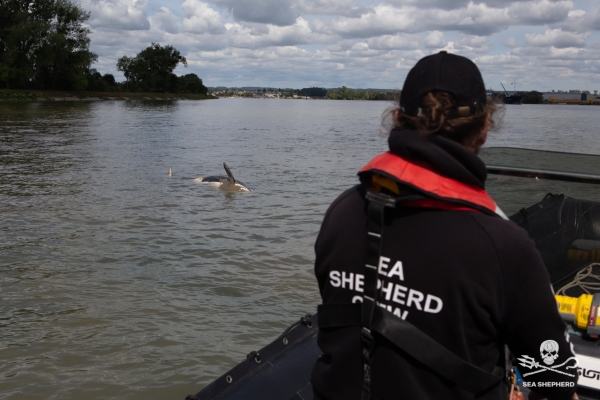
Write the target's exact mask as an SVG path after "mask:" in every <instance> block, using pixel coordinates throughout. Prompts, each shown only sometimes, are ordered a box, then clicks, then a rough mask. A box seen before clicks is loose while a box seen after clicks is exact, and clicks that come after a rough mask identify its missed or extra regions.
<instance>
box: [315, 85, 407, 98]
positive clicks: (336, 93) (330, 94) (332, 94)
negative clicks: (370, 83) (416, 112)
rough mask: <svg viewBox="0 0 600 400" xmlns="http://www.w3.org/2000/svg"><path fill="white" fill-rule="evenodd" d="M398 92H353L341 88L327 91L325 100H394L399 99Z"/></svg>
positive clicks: (344, 87)
mask: <svg viewBox="0 0 600 400" xmlns="http://www.w3.org/2000/svg"><path fill="white" fill-rule="evenodd" d="M399 93H400V92H399V91H386V92H384V91H380V90H353V89H348V88H347V87H346V86H342V87H341V88H339V89H337V90H329V91H327V93H326V94H325V98H326V99H330V100H392V101H393V100H396V99H398V97H399Z"/></svg>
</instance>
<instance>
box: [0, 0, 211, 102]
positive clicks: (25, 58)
mask: <svg viewBox="0 0 600 400" xmlns="http://www.w3.org/2000/svg"><path fill="white" fill-rule="evenodd" d="M89 17H90V13H89V12H87V11H85V10H84V9H83V8H81V6H80V5H78V4H75V3H74V2H72V1H71V0H0V88H6V89H41V90H49V89H51V90H76V91H78V90H90V91H137V92H171V93H202V94H207V93H208V89H207V88H206V86H204V84H203V83H202V79H200V78H199V77H198V76H197V75H196V74H186V75H183V76H177V75H175V74H174V73H173V70H174V69H175V68H176V67H177V66H178V65H179V64H183V66H184V67H187V60H186V59H185V57H183V56H182V55H181V53H180V52H179V51H178V50H177V49H175V48H174V47H173V46H170V45H166V46H161V45H160V44H159V43H152V44H151V45H150V46H149V47H147V48H146V49H144V50H142V51H141V52H140V53H138V54H137V55H136V56H133V57H128V56H123V57H121V58H120V59H119V60H118V62H117V70H118V71H121V72H123V75H124V76H125V79H126V81H125V82H116V80H115V77H114V76H113V75H112V74H104V75H103V74H101V73H100V72H99V71H97V70H96V69H95V68H92V64H93V63H94V62H96V61H97V60H98V56H97V55H96V54H94V53H93V52H91V51H90V38H89V35H90V34H91V33H92V32H91V31H90V29H89V28H87V27H85V26H84V25H83V24H84V23H85V21H87V20H88V19H89Z"/></svg>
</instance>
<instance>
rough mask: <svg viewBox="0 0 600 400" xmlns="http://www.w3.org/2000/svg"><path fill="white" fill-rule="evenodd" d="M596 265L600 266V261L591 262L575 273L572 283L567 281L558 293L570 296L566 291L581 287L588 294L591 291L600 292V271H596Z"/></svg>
mask: <svg viewBox="0 0 600 400" xmlns="http://www.w3.org/2000/svg"><path fill="white" fill-rule="evenodd" d="M594 267H600V263H590V264H588V265H587V266H585V267H584V268H582V269H580V270H579V272H577V275H575V278H573V280H572V281H571V282H570V283H567V284H566V285H565V286H563V287H561V288H560V289H559V290H558V291H557V292H556V294H560V295H563V296H568V295H567V294H566V291H567V290H569V289H571V288H575V287H579V288H580V289H581V290H583V291H584V292H585V293H587V294H591V293H590V291H593V292H599V291H600V272H596V273H594Z"/></svg>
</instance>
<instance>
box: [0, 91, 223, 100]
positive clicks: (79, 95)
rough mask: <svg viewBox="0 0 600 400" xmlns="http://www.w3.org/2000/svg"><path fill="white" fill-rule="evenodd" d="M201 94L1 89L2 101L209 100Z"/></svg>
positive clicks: (0, 98)
mask: <svg viewBox="0 0 600 400" xmlns="http://www.w3.org/2000/svg"><path fill="white" fill-rule="evenodd" d="M216 98H217V97H215V96H211V95H204V94H199V93H130V92H87V91H80V92H66V91H58V90H12V89H0V101H98V100H209V99H216Z"/></svg>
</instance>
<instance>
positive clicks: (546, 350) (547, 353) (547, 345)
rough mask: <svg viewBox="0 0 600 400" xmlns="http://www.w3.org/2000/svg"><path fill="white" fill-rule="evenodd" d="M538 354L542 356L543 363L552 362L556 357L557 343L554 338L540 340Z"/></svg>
mask: <svg viewBox="0 0 600 400" xmlns="http://www.w3.org/2000/svg"><path fill="white" fill-rule="evenodd" d="M540 355H541V356H542V360H544V364H546V365H552V364H554V360H556V359H557V358H558V343H556V342H555V341H554V340H546V341H545V342H542V345H541V346H540Z"/></svg>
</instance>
